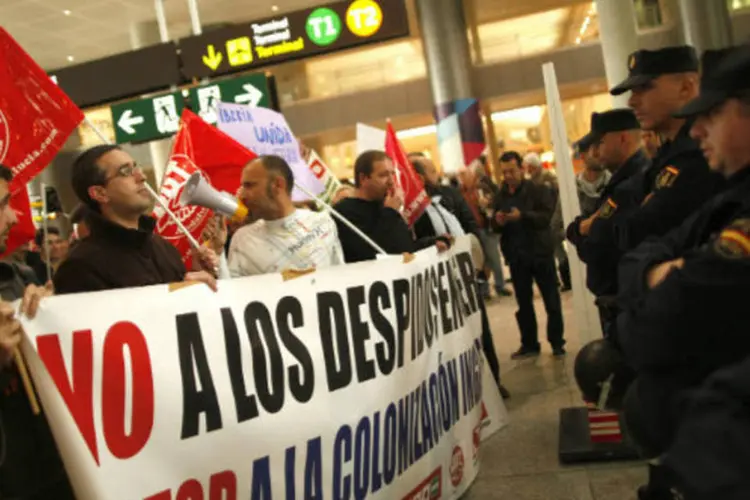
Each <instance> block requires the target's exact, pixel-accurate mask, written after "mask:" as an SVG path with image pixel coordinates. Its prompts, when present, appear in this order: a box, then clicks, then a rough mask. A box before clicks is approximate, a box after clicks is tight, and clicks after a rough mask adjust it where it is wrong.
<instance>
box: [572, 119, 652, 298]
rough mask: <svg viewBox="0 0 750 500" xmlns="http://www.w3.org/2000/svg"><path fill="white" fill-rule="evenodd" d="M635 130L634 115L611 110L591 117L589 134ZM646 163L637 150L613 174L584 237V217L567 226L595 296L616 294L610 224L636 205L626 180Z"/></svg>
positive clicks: (597, 137) (616, 254)
mask: <svg viewBox="0 0 750 500" xmlns="http://www.w3.org/2000/svg"><path fill="white" fill-rule="evenodd" d="M639 128H640V125H639V124H638V121H637V120H636V118H635V115H634V114H633V112H632V111H631V110H629V109H615V110H611V111H607V112H606V113H594V114H593V115H592V116H591V135H592V136H593V137H594V140H595V141H598V140H600V139H601V138H602V137H603V136H604V135H605V134H607V133H610V132H619V131H625V130H637V129H639ZM650 164H651V162H650V160H649V159H648V157H647V156H646V154H645V153H644V152H643V151H642V150H639V151H637V152H636V153H635V154H634V155H632V156H631V157H630V158H628V159H627V160H626V161H625V163H623V164H622V165H621V166H620V167H619V168H618V169H617V170H616V171H615V172H614V175H613V176H612V178H611V179H610V181H609V182H608V183H607V186H606V187H605V188H604V191H603V192H602V194H601V196H600V198H599V204H598V207H597V211H598V214H599V215H598V216H597V218H596V219H594V222H593V224H592V225H591V229H590V231H589V234H588V235H587V236H583V235H581V233H580V225H581V222H583V221H584V220H585V217H583V216H579V217H577V218H576V219H575V220H574V221H573V222H572V223H571V224H570V225H569V226H568V229H567V237H568V240H570V242H571V243H572V244H573V245H574V246H575V247H576V250H577V251H578V256H579V257H580V258H581V260H582V261H583V262H585V263H586V285H587V286H588V288H589V290H591V292H592V293H593V294H594V295H596V296H597V297H602V296H611V295H614V294H616V293H617V264H618V262H619V260H620V252H619V250H618V244H617V241H616V239H615V231H614V227H613V222H614V220H616V219H615V218H614V217H613V216H614V215H615V213H616V210H618V211H619V214H621V213H625V212H627V211H628V210H631V209H633V208H635V207H636V206H637V205H638V203H639V202H640V199H639V197H640V191H639V190H636V191H635V192H634V191H633V187H632V183H629V182H627V181H628V179H631V178H633V176H635V175H638V174H640V173H641V172H642V171H644V170H645V169H646V168H648V167H649V165H650ZM615 208H616V210H615ZM619 214H618V215H619Z"/></svg>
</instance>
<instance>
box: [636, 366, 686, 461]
mask: <svg viewBox="0 0 750 500" xmlns="http://www.w3.org/2000/svg"><path fill="white" fill-rule="evenodd" d="M682 389H683V387H681V386H680V385H679V384H675V383H672V382H669V381H666V380H663V379H661V378H657V377H653V376H650V375H643V374H642V375H639V376H638V378H637V379H636V380H635V381H634V382H633V383H632V384H630V388H629V389H628V392H627V394H626V395H625V400H624V403H623V417H624V419H625V426H626V427H627V430H628V433H629V435H630V437H631V438H632V439H633V441H634V442H635V443H636V445H637V446H638V448H639V451H640V452H641V455H642V456H643V458H656V457H658V456H660V455H662V454H663V453H664V452H665V451H666V450H667V449H668V448H669V445H670V444H671V442H672V439H673V437H674V431H675V428H676V427H677V423H678V413H677V411H676V405H675V401H676V400H677V398H678V396H679V394H680V392H681V391H682Z"/></svg>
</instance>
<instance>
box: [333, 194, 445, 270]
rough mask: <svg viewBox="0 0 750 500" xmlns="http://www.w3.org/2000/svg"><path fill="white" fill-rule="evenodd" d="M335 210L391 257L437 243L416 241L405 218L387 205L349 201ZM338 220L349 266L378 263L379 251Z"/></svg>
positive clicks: (432, 239) (433, 240)
mask: <svg viewBox="0 0 750 500" xmlns="http://www.w3.org/2000/svg"><path fill="white" fill-rule="evenodd" d="M334 208H335V209H336V210H337V211H338V212H339V213H340V214H341V215H342V216H344V217H346V219H347V220H348V221H349V222H351V223H352V224H354V225H355V226H356V227H357V228H358V229H360V230H361V231H362V232H363V233H365V234H366V235H367V236H369V237H370V238H371V239H372V240H373V241H374V242H375V243H377V244H378V245H379V246H380V247H381V248H382V249H383V250H385V251H386V252H387V253H389V254H400V253H405V252H415V251H417V250H420V249H422V248H426V247H428V246H430V245H432V244H434V243H435V239H434V238H424V239H420V240H419V241H415V240H414V236H413V235H412V232H411V230H410V229H409V226H407V225H406V222H405V221H404V219H403V217H401V214H400V213H398V212H397V211H396V210H394V209H392V208H388V207H385V206H383V202H380V201H367V200H363V199H360V198H346V199H344V200H341V201H340V202H339V203H338V204H336V206H335V207H334ZM335 220H336V226H337V228H338V233H339V240H340V241H341V248H342V249H343V250H344V260H345V261H346V262H361V261H363V260H373V259H375V256H376V255H377V251H376V250H375V249H374V248H372V247H371V246H370V244H369V243H367V242H366V241H365V240H364V239H362V237H361V236H359V235H358V234H357V233H355V232H354V231H352V230H351V229H349V227H348V226H347V225H346V224H344V223H342V222H341V221H340V220H338V219H335Z"/></svg>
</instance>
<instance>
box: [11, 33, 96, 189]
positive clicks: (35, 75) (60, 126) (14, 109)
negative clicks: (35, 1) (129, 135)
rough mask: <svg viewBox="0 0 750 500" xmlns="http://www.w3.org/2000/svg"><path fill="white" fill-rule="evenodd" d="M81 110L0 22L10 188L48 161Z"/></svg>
mask: <svg viewBox="0 0 750 500" xmlns="http://www.w3.org/2000/svg"><path fill="white" fill-rule="evenodd" d="M81 121H83V112H81V110H80V109H78V107H77V106H76V105H75V104H74V103H73V101H71V100H70V98H69V97H68V96H67V95H65V92H63V91H62V90H61V89H60V87H58V86H57V85H55V83H54V82H53V81H52V80H51V79H50V77H49V76H48V75H47V74H46V73H45V72H44V70H43V69H42V68H40V67H39V66H38V65H37V64H36V63H35V62H34V60H33V59H31V57H30V56H29V55H28V54H27V53H26V52H24V50H23V49H22V48H21V46H20V45H18V43H17V42H16V41H15V40H14V39H13V38H12V37H11V36H10V35H9V34H8V32H7V31H5V30H4V29H3V28H0V163H2V164H4V165H6V166H8V167H10V168H11V169H12V170H13V176H14V179H13V191H14V192H16V191H19V190H22V188H24V189H25V186H26V183H27V182H29V181H30V180H31V179H33V178H34V177H35V176H36V175H37V174H38V173H39V172H41V171H42V170H44V169H45V168H46V167H47V165H49V164H50V162H51V161H52V159H53V158H54V157H55V155H57V152H58V151H60V148H62V147H63V144H65V141H67V140H68V137H69V136H70V134H71V133H72V132H73V131H74V130H75V129H76V127H78V125H79V124H80V123H81Z"/></svg>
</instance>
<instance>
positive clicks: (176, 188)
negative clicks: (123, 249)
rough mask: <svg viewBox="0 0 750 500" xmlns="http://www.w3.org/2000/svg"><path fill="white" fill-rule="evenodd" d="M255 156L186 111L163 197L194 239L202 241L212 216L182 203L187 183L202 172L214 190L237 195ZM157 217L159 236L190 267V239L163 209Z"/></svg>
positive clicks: (171, 156) (158, 210) (158, 209)
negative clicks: (244, 168) (188, 263)
mask: <svg viewBox="0 0 750 500" xmlns="http://www.w3.org/2000/svg"><path fill="white" fill-rule="evenodd" d="M255 156H256V155H255V154H254V153H252V152H251V151H249V150H248V149H246V148H245V147H244V146H242V145H241V144H240V143H238V142H237V141H235V140H234V139H232V138H231V137H229V136H228V135H226V134H225V133H223V132H221V131H220V130H218V129H217V128H215V127H213V126H211V125H209V124H208V123H206V122H205V121H203V119H202V118H201V117H199V116H198V115H196V114H195V113H193V112H191V111H190V110H187V109H186V110H184V111H183V113H182V117H181V121H180V129H179V130H178V131H177V135H175V139H174V144H173V146H172V153H171V155H170V157H169V163H168V164H167V168H166V170H165V172H164V179H163V180H162V183H161V189H160V191H159V196H160V197H161V198H162V200H163V201H164V202H165V203H166V204H167V206H168V207H169V210H170V211H172V213H174V214H175V215H176V216H177V218H178V219H179V220H180V222H182V224H183V225H184V226H185V228H186V229H187V230H188V232H189V233H190V234H191V235H192V236H193V238H195V239H196V240H198V241H200V238H201V234H202V233H203V230H204V229H205V227H206V224H207V223H208V221H209V220H210V218H211V215H212V212H211V210H210V209H208V208H204V207H199V206H194V205H183V204H182V203H180V196H181V195H182V190H183V189H184V187H185V184H186V183H187V180H188V179H189V178H190V176H191V175H192V174H194V173H195V172H201V174H202V175H203V177H204V178H205V179H206V180H207V181H208V182H209V183H210V184H211V185H212V186H213V187H214V188H216V189H217V190H219V191H224V192H227V193H229V194H231V195H234V194H235V193H236V192H237V189H238V188H239V186H240V177H241V175H242V169H243V167H244V166H245V165H246V164H247V163H248V162H249V161H250V160H252V159H253V158H255ZM153 215H154V218H156V232H157V233H158V234H159V235H160V236H161V237H162V238H164V239H166V240H167V241H169V242H170V243H171V244H172V245H174V246H175V247H176V248H177V250H179V251H180V254H181V255H182V257H183V260H185V262H186V263H187V261H188V257H189V253H190V241H189V240H188V238H187V237H186V236H185V235H184V234H183V233H182V231H180V229H179V227H177V224H175V223H174V221H173V220H172V219H171V218H170V217H169V215H168V214H167V213H166V212H165V211H164V210H163V209H162V208H161V207H160V206H159V205H157V206H156V208H155V209H154V214H153Z"/></svg>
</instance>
